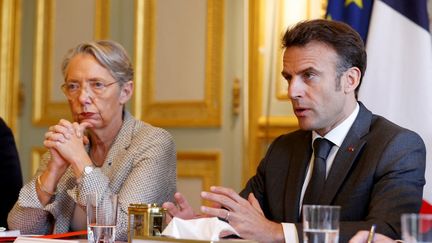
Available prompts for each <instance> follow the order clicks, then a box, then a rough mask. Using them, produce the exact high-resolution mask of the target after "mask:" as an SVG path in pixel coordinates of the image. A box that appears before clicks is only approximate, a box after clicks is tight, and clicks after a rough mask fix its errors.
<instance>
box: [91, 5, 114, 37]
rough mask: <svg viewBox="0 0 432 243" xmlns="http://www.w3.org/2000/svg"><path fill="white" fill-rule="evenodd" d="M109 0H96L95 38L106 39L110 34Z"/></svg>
mask: <svg viewBox="0 0 432 243" xmlns="http://www.w3.org/2000/svg"><path fill="white" fill-rule="evenodd" d="M110 6H111V2H110V0H96V13H95V30H94V33H95V34H94V38H95V40H102V39H108V38H109V35H110V29H109V27H110V24H109V23H110Z"/></svg>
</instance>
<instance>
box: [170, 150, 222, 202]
mask: <svg viewBox="0 0 432 243" xmlns="http://www.w3.org/2000/svg"><path fill="white" fill-rule="evenodd" d="M177 177H179V178H196V179H199V180H200V181H202V190H207V191H208V190H209V187H210V186H213V185H219V182H220V152H217V151H207V152H203V151H179V152H177ZM204 204H207V203H206V202H204Z"/></svg>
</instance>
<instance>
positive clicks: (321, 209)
mask: <svg viewBox="0 0 432 243" xmlns="http://www.w3.org/2000/svg"><path fill="white" fill-rule="evenodd" d="M339 214H340V206H328V205H303V242H305V243H337V242H338V241H339Z"/></svg>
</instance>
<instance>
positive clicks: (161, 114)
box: [133, 0, 224, 127]
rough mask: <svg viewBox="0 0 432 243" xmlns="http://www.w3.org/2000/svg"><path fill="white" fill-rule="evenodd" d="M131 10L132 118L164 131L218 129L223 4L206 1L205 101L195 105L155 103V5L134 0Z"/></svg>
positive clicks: (221, 0)
mask: <svg viewBox="0 0 432 243" xmlns="http://www.w3.org/2000/svg"><path fill="white" fill-rule="evenodd" d="M135 6H136V12H135V28H136V29H135V73H136V75H135V84H136V93H135V95H134V100H133V112H134V115H135V117H137V118H138V119H142V120H146V121H147V122H149V123H151V124H154V125H157V126H164V127H191V126H193V127H197V126H199V127H203V126H204V127H208V126H220V124H221V114H220V113H221V86H222V67H223V39H224V36H223V31H224V30H223V24H224V19H223V16H224V1H223V0H207V33H206V37H207V38H206V39H207V43H206V64H205V68H206V70H205V73H206V74H205V92H204V94H205V97H204V100H202V101H197V102H189V101H176V102H157V101H155V99H154V90H155V89H154V86H155V85H154V68H155V64H154V63H155V61H154V60H155V44H154V38H155V29H154V28H155V23H154V22H155V16H154V15H155V8H156V2H155V1H154V0H148V1H142V0H135Z"/></svg>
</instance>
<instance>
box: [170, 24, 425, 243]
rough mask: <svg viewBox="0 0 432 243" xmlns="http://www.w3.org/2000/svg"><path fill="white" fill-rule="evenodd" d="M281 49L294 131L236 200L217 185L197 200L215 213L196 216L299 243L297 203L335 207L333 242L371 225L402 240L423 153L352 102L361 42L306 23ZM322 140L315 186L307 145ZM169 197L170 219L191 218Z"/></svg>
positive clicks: (414, 207)
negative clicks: (295, 124) (215, 218)
mask: <svg viewBox="0 0 432 243" xmlns="http://www.w3.org/2000/svg"><path fill="white" fill-rule="evenodd" d="M283 46H284V48H285V51H284V56H283V71H282V75H283V76H284V78H285V79H286V80H287V82H288V96H289V98H290V100H291V102H292V106H293V110H294V113H295V115H296V117H297V119H298V123H299V126H300V129H301V130H298V131H295V132H292V133H289V134H286V135H282V136H280V137H278V138H277V139H276V140H275V141H274V142H273V143H272V144H271V146H270V147H269V149H268V151H267V154H266V155H265V157H264V159H263V160H262V161H261V163H260V165H259V167H258V169H257V173H256V175H255V176H253V177H252V178H251V179H250V180H249V181H248V183H247V185H246V187H245V189H243V191H242V192H241V193H240V194H237V193H235V192H234V191H233V190H232V189H229V188H225V187H211V188H210V192H202V194H201V197H202V198H203V199H207V200H210V201H213V202H216V203H218V204H220V205H221V206H222V207H220V208H217V207H204V206H203V207H201V210H202V211H203V212H204V213H205V214H208V215H214V216H218V217H221V218H225V219H226V220H227V221H228V222H229V223H230V224H231V225H232V226H233V227H234V228H235V229H236V230H237V231H238V232H239V234H240V236H241V237H243V238H246V239H253V240H257V241H259V242H284V241H285V242H298V241H301V240H302V238H303V237H302V224H301V223H300V222H301V217H300V215H301V206H302V205H303V204H304V203H305V204H306V203H307V204H321V205H340V206H341V212H340V234H339V237H340V242H348V240H349V239H350V238H351V237H352V236H353V235H354V234H355V233H356V232H357V231H359V230H366V229H369V228H370V226H371V225H372V224H376V225H377V227H376V231H377V232H379V233H382V234H384V235H387V236H390V237H392V238H400V215H401V214H402V213H417V212H418V211H419V209H420V206H421V199H422V193H423V186H424V184H425V178H424V170H425V160H426V159H425V156H426V155H425V153H426V152H425V145H424V143H423V141H422V139H421V138H420V137H419V136H418V135H417V134H416V133H414V132H412V131H409V130H407V129H404V128H401V127H399V126H397V125H395V124H393V123H391V122H390V121H388V120H386V119H385V118H383V117H380V116H377V115H374V114H372V113H371V112H370V111H369V110H368V109H367V108H366V107H365V106H364V105H363V104H362V103H361V102H358V101H357V92H358V90H359V87H360V83H361V79H362V77H363V74H364V72H365V69H366V52H365V48H364V45H363V41H362V40H361V38H360V36H359V35H358V33H357V32H355V31H354V30H353V29H352V28H351V27H349V26H348V25H346V24H343V23H340V22H334V21H329V20H312V21H305V22H301V23H299V24H297V25H296V26H294V27H293V28H291V29H288V31H287V32H286V33H285V35H284V38H283ZM389 85H390V84H389ZM322 138H325V139H326V141H327V140H328V141H330V142H328V143H327V144H329V145H328V147H329V150H328V151H327V152H326V156H325V157H324V158H323V159H322V160H323V161H324V165H323V166H324V167H323V170H324V171H321V172H323V173H324V174H322V173H321V175H322V180H323V181H322V182H319V183H317V182H316V181H317V178H319V176H318V174H319V173H318V172H315V168H317V170H318V168H319V167H320V166H318V162H314V161H316V160H315V158H314V157H315V156H314V155H313V147H312V145H313V144H314V141H315V140H316V139H318V140H320V139H322ZM317 150H318V149H317ZM327 154H328V156H327ZM317 157H318V156H317ZM315 164H316V165H315ZM309 186H310V188H309ZM317 186H318V187H317ZM312 188H313V189H312ZM317 188H318V189H317ZM312 191H314V192H313V193H312ZM175 197H176V200H177V203H178V205H179V208H176V207H174V205H173V204H169V203H167V204H165V205H164V207H166V208H168V210H169V212H170V214H171V215H174V216H179V217H185V218H188V217H191V215H193V214H192V213H191V209H190V206H189V205H188V204H187V202H186V200H185V198H183V196H182V195H181V194H176V196H175Z"/></svg>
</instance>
